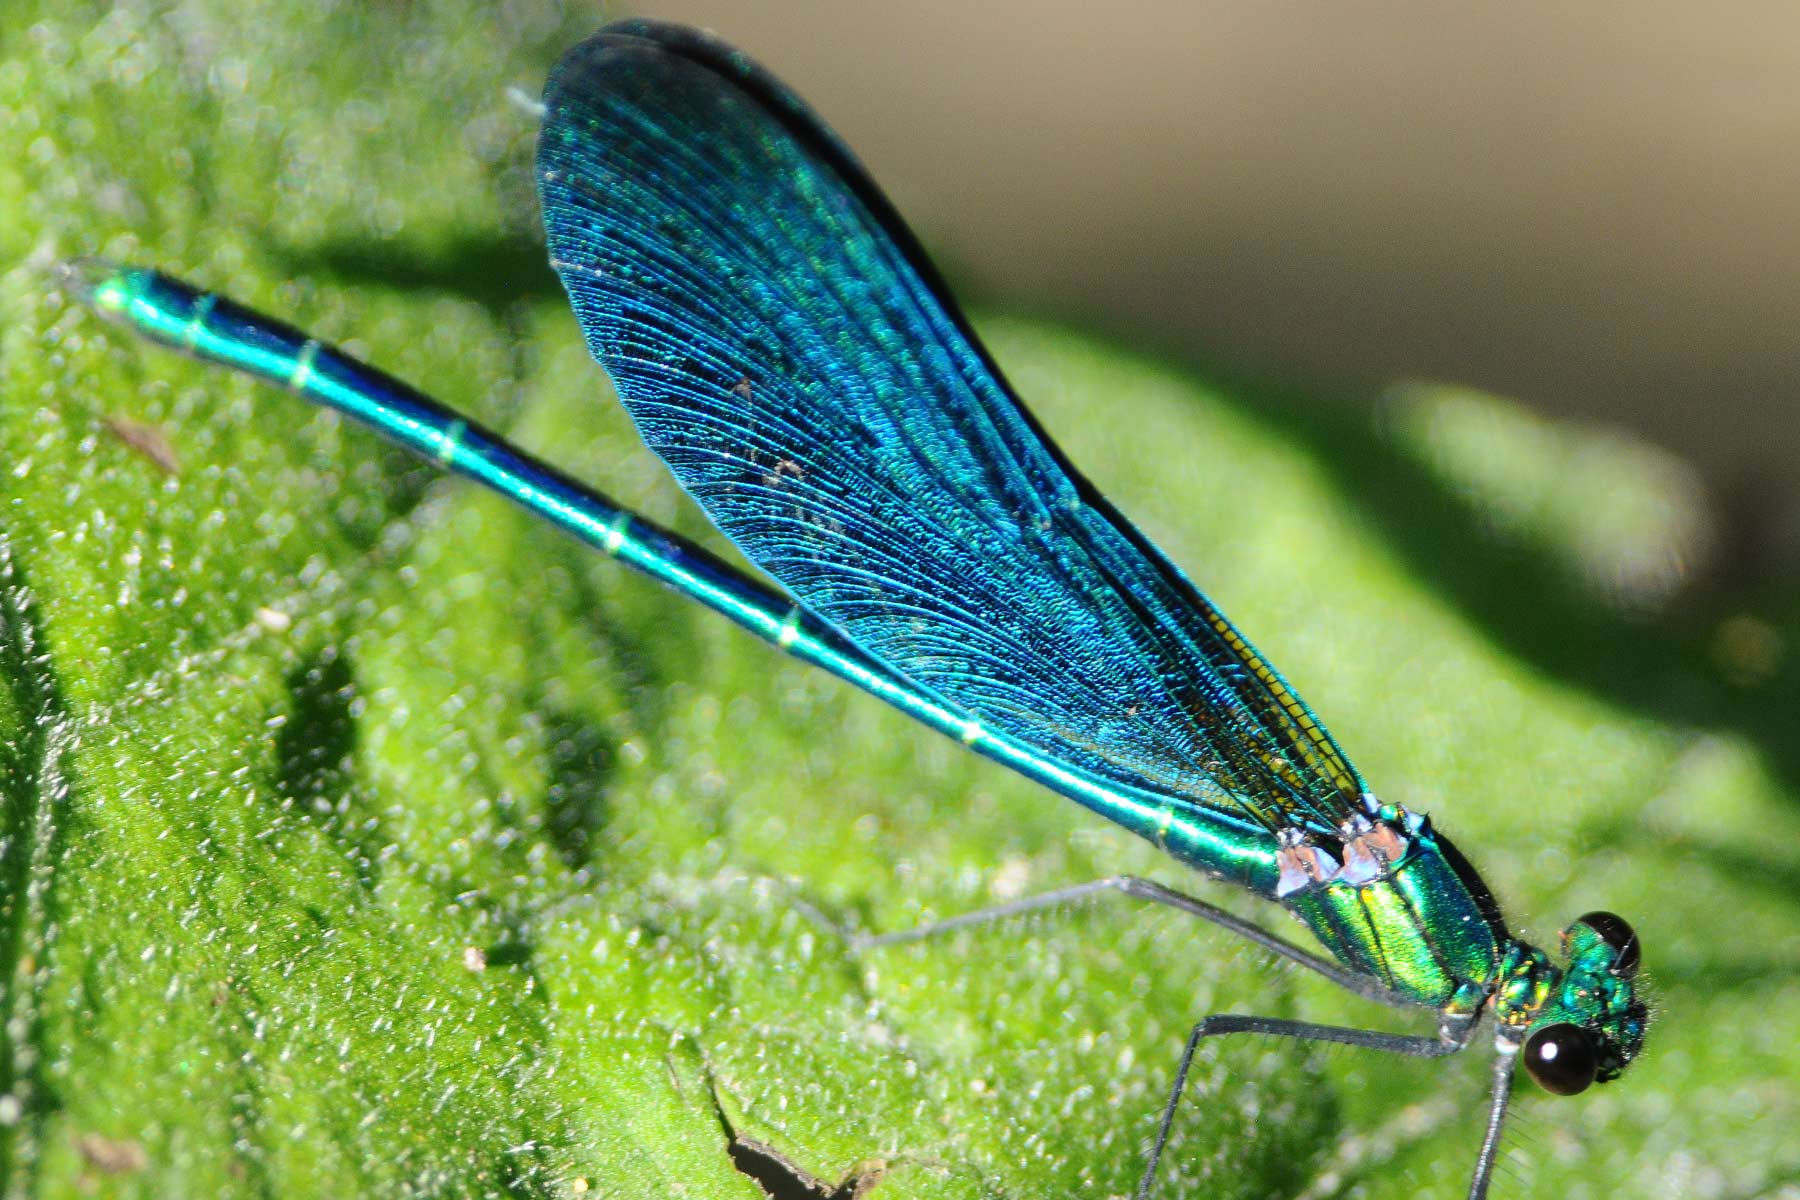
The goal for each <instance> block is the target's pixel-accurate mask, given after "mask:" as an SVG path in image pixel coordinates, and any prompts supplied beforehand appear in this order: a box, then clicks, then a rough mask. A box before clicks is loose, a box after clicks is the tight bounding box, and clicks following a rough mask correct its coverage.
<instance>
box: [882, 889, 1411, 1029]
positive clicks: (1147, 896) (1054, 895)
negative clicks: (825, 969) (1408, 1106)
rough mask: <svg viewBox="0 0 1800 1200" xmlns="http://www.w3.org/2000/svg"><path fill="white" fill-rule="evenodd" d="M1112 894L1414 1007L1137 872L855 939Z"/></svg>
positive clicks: (912, 935) (886, 939) (918, 932)
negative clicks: (1195, 920) (1162, 908)
mask: <svg viewBox="0 0 1800 1200" xmlns="http://www.w3.org/2000/svg"><path fill="white" fill-rule="evenodd" d="M1107 893H1111V894H1115V895H1121V896H1129V897H1131V898H1132V899H1135V900H1148V901H1150V902H1151V903H1153V904H1163V905H1167V906H1168V907H1170V908H1174V909H1178V910H1180V911H1181V912H1184V913H1187V914H1188V915H1189V916H1194V917H1199V918H1200V919H1201V920H1203V921H1210V922H1211V923H1212V924H1214V925H1217V926H1219V927H1220V928H1221V929H1226V930H1229V931H1230V932H1232V933H1235V934H1237V935H1238V936H1239V937H1241V938H1244V939H1246V940H1247V941H1250V942H1254V943H1255V944H1256V945H1258V946H1261V947H1262V948H1263V949H1265V950H1268V951H1270V952H1271V953H1274V954H1278V955H1280V956H1281V957H1282V958H1285V959H1287V960H1288V961H1289V962H1292V963H1296V964H1298V965H1299V966H1302V967H1305V968H1306V969H1307V970H1309V971H1312V972H1315V973H1316V974H1319V975H1323V976H1324V977H1325V978H1326V979H1329V980H1331V982H1333V983H1335V984H1337V985H1338V986H1339V987H1341V988H1343V989H1344V990H1345V991H1348V992H1353V993H1354V994H1356V995H1358V996H1362V997H1363V998H1364V999H1368V1000H1374V1001H1377V1002H1378V1003H1381V1004H1388V1005H1392V1006H1394V1007H1396V1008H1407V1007H1411V1005H1410V1003H1409V1002H1408V1001H1405V1000H1402V999H1400V998H1399V997H1397V996H1395V995H1394V994H1393V993H1392V992H1390V991H1388V990H1387V989H1386V988H1384V987H1382V986H1381V985H1380V984H1379V983H1377V982H1376V981H1375V980H1373V979H1370V978H1368V977H1367V976H1364V975H1357V974H1355V973H1353V972H1350V971H1346V970H1344V969H1343V968H1342V967H1340V966H1338V965H1337V964H1336V963H1333V962H1330V961H1327V960H1326V959H1323V958H1320V957H1319V956H1318V955H1316V954H1309V953H1307V952H1306V951H1305V950H1302V949H1301V948H1300V947H1298V946H1296V945H1294V944H1293V943H1292V942H1289V941H1287V940H1285V939H1283V938H1279V937H1276V936H1275V935H1274V934H1272V933H1269V932H1267V931H1266V930H1263V929H1261V928H1260V927H1258V926H1256V925H1253V924H1251V923H1250V922H1249V921H1246V920H1244V919H1243V918H1242V917H1237V916H1233V915H1232V914H1231V913H1228V912H1226V911H1225V910H1224V909H1222V908H1216V907H1214V906H1213V905H1211V904H1208V903H1207V902H1206V901H1204V900H1199V899H1196V898H1194V897H1193V896H1190V895H1188V894H1186V893H1185V892H1178V891H1176V890H1175V889H1173V888H1169V887H1164V886H1163V885H1162V884H1160V883H1156V882H1154V881H1153V880H1149V879H1143V878H1140V877H1139V876H1136V875H1111V876H1108V877H1107V878H1105V879H1095V880H1093V881H1091V882H1089V883H1080V884H1076V885H1075V886H1073V887H1066V888H1057V889H1056V890H1054V891H1049V892H1039V893H1038V894H1037V895H1035V896H1026V897H1025V898H1023V899H1020V900H1013V901H1010V902H1008V903H1006V904H996V905H994V906H992V907H990V908H978V909H976V910H975V911H973V912H966V913H960V914H958V915H957V916H954V917H946V918H944V919H943V920H941V921H930V922H927V923H926V924H924V925H916V926H914V927H913V928H911V929H902V930H899V931H898V932H895V933H878V934H873V935H870V934H854V935H852V937H851V941H852V944H854V945H855V946H857V947H858V948H869V947H875V946H892V945H897V944H899V943H901V942H916V941H919V940H921V939H923V938H927V937H931V936H934V935H936V934H940V933H948V932H949V931H951V930H953V929H966V928H969V927H971V926H975V925H986V924H989V923H990V922H994V921H1004V920H1007V919H1009V918H1012V917H1019V916H1024V915H1026V914H1027V913H1034V912H1039V911H1042V910H1044V909H1047V908H1060V907H1061V906H1063V905H1065V904H1073V903H1076V902H1077V901H1081V900H1085V899H1087V898H1088V897H1090V896H1097V895H1102V894H1107Z"/></svg>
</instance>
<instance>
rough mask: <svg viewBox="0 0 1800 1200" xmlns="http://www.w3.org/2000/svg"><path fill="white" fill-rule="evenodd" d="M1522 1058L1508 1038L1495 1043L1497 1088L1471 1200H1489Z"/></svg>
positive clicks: (1476, 1170) (1495, 1084)
mask: <svg viewBox="0 0 1800 1200" xmlns="http://www.w3.org/2000/svg"><path fill="white" fill-rule="evenodd" d="M1518 1054H1519V1043H1517V1042H1515V1041H1513V1040H1512V1039H1511V1038H1508V1037H1504V1036H1502V1037H1499V1038H1496V1039H1494V1086H1493V1091H1492V1093H1491V1096H1492V1099H1491V1100H1489V1102H1488V1120H1487V1133H1486V1134H1485V1135H1483V1137H1482V1139H1481V1153H1480V1154H1479V1155H1477V1156H1476V1158H1475V1177H1474V1178H1473V1179H1471V1180H1469V1200H1487V1193H1488V1180H1489V1179H1491V1178H1492V1177H1493V1174H1494V1163H1495V1161H1496V1160H1497V1159H1498V1158H1499V1157H1500V1129H1501V1127H1502V1126H1503V1125H1505V1124H1506V1106H1507V1103H1508V1102H1509V1101H1510V1100H1511V1099H1512V1086H1513V1060H1514V1059H1515V1058H1517V1057H1518Z"/></svg>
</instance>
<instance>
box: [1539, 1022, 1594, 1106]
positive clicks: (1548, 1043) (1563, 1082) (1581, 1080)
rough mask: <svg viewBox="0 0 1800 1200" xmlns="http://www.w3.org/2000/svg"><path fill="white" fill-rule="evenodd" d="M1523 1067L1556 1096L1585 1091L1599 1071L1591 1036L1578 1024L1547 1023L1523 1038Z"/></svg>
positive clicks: (1547, 1090) (1541, 1085)
mask: <svg viewBox="0 0 1800 1200" xmlns="http://www.w3.org/2000/svg"><path fill="white" fill-rule="evenodd" d="M1525 1069H1526V1070H1527V1071H1529V1072H1531V1077H1532V1078H1533V1079H1535V1080H1536V1081H1537V1085H1538V1086H1539V1087H1541V1088H1543V1089H1544V1090H1545V1091H1546V1092H1550V1093H1552V1094H1553V1095H1557V1096H1573V1095H1575V1094H1576V1093H1577V1092H1585V1091H1587V1089H1588V1085H1589V1084H1591V1083H1593V1082H1594V1076H1595V1075H1597V1074H1598V1073H1599V1071H1600V1060H1599V1059H1598V1058H1597V1057H1596V1056H1595V1054H1594V1039H1592V1038H1590V1037H1589V1036H1588V1034H1587V1030H1585V1029H1583V1028H1582V1027H1581V1026H1579V1025H1568V1024H1563V1025H1546V1026H1545V1027H1544V1028H1542V1029H1540V1030H1538V1031H1537V1032H1536V1033H1534V1034H1532V1035H1531V1036H1530V1037H1529V1038H1527V1039H1525Z"/></svg>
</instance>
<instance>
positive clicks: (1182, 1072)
mask: <svg viewBox="0 0 1800 1200" xmlns="http://www.w3.org/2000/svg"><path fill="white" fill-rule="evenodd" d="M1475 1025H1476V1022H1475V1021H1473V1020H1463V1021H1457V1022H1455V1023H1449V1022H1446V1024H1445V1025H1444V1027H1443V1029H1442V1030H1441V1031H1440V1033H1439V1035H1438V1036H1437V1037H1416V1036H1412V1035H1409V1034H1400V1033H1381V1032H1378V1031H1376V1030H1373V1029H1351V1028H1348V1027H1345V1026H1342V1025H1315V1024H1313V1023H1312V1022H1311V1021H1289V1020H1285V1019H1283V1018H1281V1017H1247V1016H1238V1015H1234V1014H1218V1015H1215V1016H1210V1017H1207V1018H1206V1019H1204V1020H1202V1021H1201V1022H1200V1023H1199V1024H1197V1025H1195V1026H1194V1030H1193V1032H1192V1033H1190V1034H1188V1040H1187V1045H1186V1046H1185V1047H1183V1048H1182V1051H1181V1062H1180V1063H1179V1064H1177V1065H1176V1067H1175V1086H1174V1087H1172V1088H1171V1089H1170V1090H1169V1102H1168V1103H1167V1104H1165V1105H1164V1106H1163V1113H1162V1120H1161V1121H1160V1122H1158V1124H1157V1128H1156V1141H1155V1142H1154V1143H1152V1145H1151V1147H1150V1157H1149V1158H1148V1159H1146V1160H1145V1162H1144V1174H1143V1178H1142V1179H1140V1180H1139V1181H1138V1188H1137V1200H1149V1197H1150V1189H1151V1187H1152V1186H1153V1185H1154V1184H1155V1183H1156V1168H1157V1164H1158V1163H1160V1162H1161V1161H1162V1152H1163V1147H1165V1146H1166V1145H1167V1144H1168V1141H1169V1131H1170V1129H1171V1128H1173V1126H1174V1124H1175V1110H1176V1108H1177V1107H1178V1106H1179V1105H1180V1104H1181V1093H1182V1092H1183V1091H1184V1090H1186V1088H1187V1077H1188V1071H1189V1069H1190V1068H1191V1067H1192V1066H1193V1065H1194V1054H1195V1052H1196V1051H1197V1050H1199V1048H1200V1040H1201V1039H1202V1038H1209V1037H1218V1036H1220V1035H1222V1034H1227V1033H1262V1034H1269V1035H1272V1036H1274V1037H1288V1038H1294V1039H1296V1040H1297V1041H1303V1042H1332V1043H1335V1044H1337V1045H1340V1046H1362V1047H1364V1048H1366V1049H1370V1050H1384V1051H1386V1052H1388V1053H1389V1054H1404V1055H1406V1056H1408V1057H1409V1058H1443V1057H1444V1056H1445V1055H1448V1054H1455V1053H1456V1052H1457V1051H1459V1050H1461V1049H1463V1048H1464V1047H1465V1046H1467V1045H1468V1044H1469V1038H1470V1036H1471V1035H1472V1034H1473V1033H1474V1031H1475ZM1506 1061H1507V1064H1508V1065H1509V1066H1510V1065H1511V1063H1512V1060H1511V1058H1510V1057H1509V1058H1507V1060H1506ZM1510 1080H1511V1076H1510V1075H1509V1076H1508V1085H1507V1086H1508V1087H1510V1086H1511V1083H1510ZM1490 1126H1491V1129H1490V1134H1489V1136H1490V1138H1491V1139H1493V1140H1494V1141H1495V1142H1496V1143H1497V1141H1498V1138H1499V1126H1498V1122H1496V1121H1494V1120H1493V1119H1492V1118H1490ZM1484 1153H1485V1148H1484ZM1486 1191H1487V1185H1486V1183H1485V1181H1483V1183H1482V1194H1485V1193H1486ZM1470 1200H1481V1198H1480V1196H1478V1195H1476V1194H1475V1193H1474V1192H1473V1190H1471V1193H1470Z"/></svg>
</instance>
